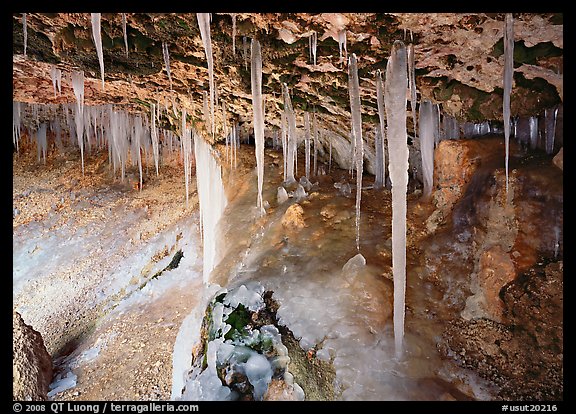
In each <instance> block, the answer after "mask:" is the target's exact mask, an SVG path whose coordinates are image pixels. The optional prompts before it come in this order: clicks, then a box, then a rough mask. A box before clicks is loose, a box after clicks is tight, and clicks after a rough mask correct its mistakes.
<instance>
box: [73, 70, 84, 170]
mask: <svg viewBox="0 0 576 414" xmlns="http://www.w3.org/2000/svg"><path fill="white" fill-rule="evenodd" d="M72 88H73V89H74V96H75V97H76V112H75V114H74V121H75V124H76V137H77V139H78V146H79V147H80V156H81V158H82V175H84V139H83V131H84V72H83V71H75V72H72Z"/></svg>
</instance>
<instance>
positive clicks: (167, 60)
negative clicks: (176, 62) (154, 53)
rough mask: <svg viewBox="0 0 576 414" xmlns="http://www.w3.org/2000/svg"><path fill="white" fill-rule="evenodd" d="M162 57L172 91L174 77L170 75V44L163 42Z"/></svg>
mask: <svg viewBox="0 0 576 414" xmlns="http://www.w3.org/2000/svg"><path fill="white" fill-rule="evenodd" d="M162 55H163V56H164V65H165V66H166V73H167V74H168V81H169V82H170V90H172V76H171V75H170V54H169V53H168V44H167V43H166V42H162Z"/></svg>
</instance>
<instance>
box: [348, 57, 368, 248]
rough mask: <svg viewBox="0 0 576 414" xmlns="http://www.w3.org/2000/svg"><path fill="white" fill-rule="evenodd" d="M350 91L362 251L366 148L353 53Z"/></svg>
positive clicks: (358, 233) (358, 225) (358, 234)
mask: <svg viewBox="0 0 576 414" xmlns="http://www.w3.org/2000/svg"><path fill="white" fill-rule="evenodd" d="M348 91H349V93H350V112H351V115H352V125H353V128H352V131H353V135H354V142H356V146H355V148H356V153H355V159H354V161H355V164H356V250H358V251H360V199H361V197H362V171H363V161H364V148H363V140H362V114H361V103H360V82H359V79H358V66H357V62H356V54H355V53H352V56H351V57H350V61H349V62H348Z"/></svg>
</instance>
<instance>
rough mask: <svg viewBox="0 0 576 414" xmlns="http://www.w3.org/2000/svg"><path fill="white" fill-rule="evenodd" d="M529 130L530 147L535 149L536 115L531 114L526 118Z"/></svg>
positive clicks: (536, 140)
mask: <svg viewBox="0 0 576 414" xmlns="http://www.w3.org/2000/svg"><path fill="white" fill-rule="evenodd" d="M528 125H529V131H530V149H533V150H535V149H536V148H537V147H538V117H536V116H531V117H530V118H529V120H528Z"/></svg>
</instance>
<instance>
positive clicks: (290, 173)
mask: <svg viewBox="0 0 576 414" xmlns="http://www.w3.org/2000/svg"><path fill="white" fill-rule="evenodd" d="M282 95H283V97H284V113H285V115H286V121H287V123H288V148H287V149H286V180H285V182H286V183H287V184H291V183H294V182H295V181H296V179H295V178H294V156H295V155H296V138H297V137H296V116H295V115H294V108H293V107H292V101H291V99H290V93H289V92H288V85H286V83H284V84H282Z"/></svg>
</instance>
